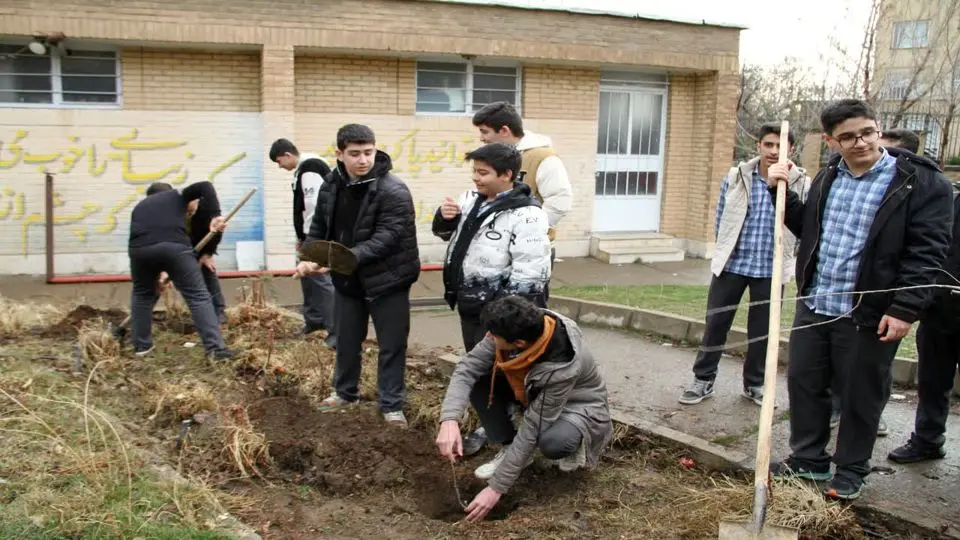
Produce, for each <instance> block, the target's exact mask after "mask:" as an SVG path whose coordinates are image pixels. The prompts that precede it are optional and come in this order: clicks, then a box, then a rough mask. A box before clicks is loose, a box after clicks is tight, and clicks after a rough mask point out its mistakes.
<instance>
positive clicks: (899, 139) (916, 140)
mask: <svg viewBox="0 0 960 540" xmlns="http://www.w3.org/2000/svg"><path fill="white" fill-rule="evenodd" d="M881 138H882V139H886V140H888V141H891V142H893V143H896V146H898V147H900V148H903V149H905V150H909V151H911V152H913V153H914V154H916V153H919V151H920V137H918V136H917V134H916V133H914V132H912V131H910V130H909V129H885V130H884V131H883V137H881Z"/></svg>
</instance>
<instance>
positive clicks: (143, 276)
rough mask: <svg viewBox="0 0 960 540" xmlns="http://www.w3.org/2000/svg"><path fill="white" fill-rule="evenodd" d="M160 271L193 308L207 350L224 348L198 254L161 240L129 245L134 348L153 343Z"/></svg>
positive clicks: (194, 320) (147, 346) (138, 349)
mask: <svg viewBox="0 0 960 540" xmlns="http://www.w3.org/2000/svg"><path fill="white" fill-rule="evenodd" d="M160 272H166V273H167V274H168V275H169V276H170V281H172V282H173V285H174V286H175V287H176V288H177V290H178V291H180V295H181V296H183V300H184V302H186V304H187V307H189V308H190V314H191V315H192V316H193V324H194V326H196V328H197V333H198V334H199V335H200V339H201V340H202V341H203V347H204V349H206V350H207V352H211V351H217V350H223V349H225V348H226V346H225V345H224V343H223V337H221V335H220V324H219V322H218V320H217V314H216V311H214V307H213V302H212V300H211V297H210V291H208V290H207V284H206V283H204V280H203V274H202V272H201V271H200V263H199V262H198V261H197V256H196V254H195V253H194V252H193V249H191V248H190V246H187V245H183V244H177V243H174V242H161V243H159V244H154V245H152V246H146V247H140V248H132V249H130V276H131V278H132V280H133V294H132V297H131V300H130V317H131V320H130V328H131V335H132V339H133V347H134V350H137V351H145V350H147V349H149V348H150V347H152V346H153V339H152V337H151V335H152V329H151V326H152V325H153V306H154V305H155V304H156V303H157V278H158V277H159V276H160Z"/></svg>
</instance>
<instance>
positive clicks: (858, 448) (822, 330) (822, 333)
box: [787, 300, 899, 479]
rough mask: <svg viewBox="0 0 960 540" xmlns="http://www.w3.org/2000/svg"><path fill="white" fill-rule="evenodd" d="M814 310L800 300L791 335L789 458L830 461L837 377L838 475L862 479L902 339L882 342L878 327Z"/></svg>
mask: <svg viewBox="0 0 960 540" xmlns="http://www.w3.org/2000/svg"><path fill="white" fill-rule="evenodd" d="M833 318H834V317H827V316H824V315H818V314H816V313H813V312H812V311H811V310H810V309H809V308H808V307H807V306H806V304H804V302H803V301H802V300H800V301H798V302H797V315H796V318H795V320H794V323H793V326H794V327H795V328H797V327H801V326H807V325H811V324H817V323H820V324H818V325H817V326H812V327H810V328H799V329H797V330H794V331H793V333H792V334H791V336H790V361H789V365H788V367H787V390H788V392H789V397H790V448H791V450H792V453H791V456H790V460H791V461H792V462H794V464H795V465H798V466H802V467H806V468H811V469H818V470H821V469H824V468H829V466H830V455H828V454H827V452H826V448H827V443H829V441H830V410H831V403H830V401H831V392H830V388H831V386H832V385H833V383H834V379H835V378H836V382H837V385H838V386H837V387H838V388H839V394H840V414H841V415H842V417H843V420H842V421H841V422H840V427H839V430H838V433H837V448H836V451H835V452H834V455H833V462H834V463H835V464H836V465H837V474H838V475H841V476H847V477H849V478H853V479H862V478H863V477H864V476H866V475H867V474H868V473H869V472H870V456H871V454H872V453H873V445H874V443H875V442H876V439H877V426H878V425H879V423H880V413H881V412H883V405H884V403H886V401H887V399H888V398H889V397H890V384H889V378H890V366H891V364H892V363H893V357H894V355H895V354H896V352H897V347H898V345H899V342H890V343H885V342H882V341H880V339H879V336H878V335H877V328H876V327H865V326H858V325H856V324H855V323H854V322H853V320H852V319H850V318H843V319H840V320H838V321H833V322H830V323H826V324H824V323H825V321H829V320H831V319H833Z"/></svg>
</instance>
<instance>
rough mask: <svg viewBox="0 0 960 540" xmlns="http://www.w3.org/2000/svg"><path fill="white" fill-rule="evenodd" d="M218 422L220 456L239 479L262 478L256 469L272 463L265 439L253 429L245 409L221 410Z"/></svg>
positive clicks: (237, 406) (235, 407) (234, 406)
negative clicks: (222, 436)
mask: <svg viewBox="0 0 960 540" xmlns="http://www.w3.org/2000/svg"><path fill="white" fill-rule="evenodd" d="M220 422H221V425H220V426H219V428H220V429H222V430H223V432H224V448H223V450H222V451H221V454H220V455H221V456H222V457H224V458H225V459H226V461H227V464H228V465H230V466H231V467H233V468H235V469H236V470H237V471H238V472H239V473H240V475H241V477H243V478H248V477H249V476H250V473H253V474H255V475H257V476H259V477H261V478H263V474H261V472H260V469H259V468H258V467H264V466H270V464H271V461H272V460H271V459H270V453H269V452H268V450H267V439H266V437H264V436H263V434H262V433H260V432H258V431H256V430H255V429H253V426H252V425H251V424H250V418H249V417H248V416H247V410H246V408H245V407H243V406H241V405H233V406H230V407H225V408H223V409H221V414H220Z"/></svg>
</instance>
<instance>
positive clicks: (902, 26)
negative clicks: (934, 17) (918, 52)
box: [890, 19, 930, 50]
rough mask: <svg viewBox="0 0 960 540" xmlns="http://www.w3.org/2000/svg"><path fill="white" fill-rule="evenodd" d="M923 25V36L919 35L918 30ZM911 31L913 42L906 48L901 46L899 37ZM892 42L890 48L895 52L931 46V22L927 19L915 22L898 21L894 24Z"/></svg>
mask: <svg viewBox="0 0 960 540" xmlns="http://www.w3.org/2000/svg"><path fill="white" fill-rule="evenodd" d="M921 25H923V35H922V36H921V35H919V34H918V33H917V30H918V29H919V28H920V26H921ZM908 30H909V31H910V37H911V42H910V43H909V44H908V45H907V46H905V47H901V46H900V40H899V39H898V37H900V36H902V35H903V34H905V33H907V31H908ZM891 38H892V39H891V40H890V48H891V49H894V50H908V49H924V48H926V47H929V46H930V21H929V20H927V19H918V20H913V21H897V22H895V23H893V35H892V36H891Z"/></svg>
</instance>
